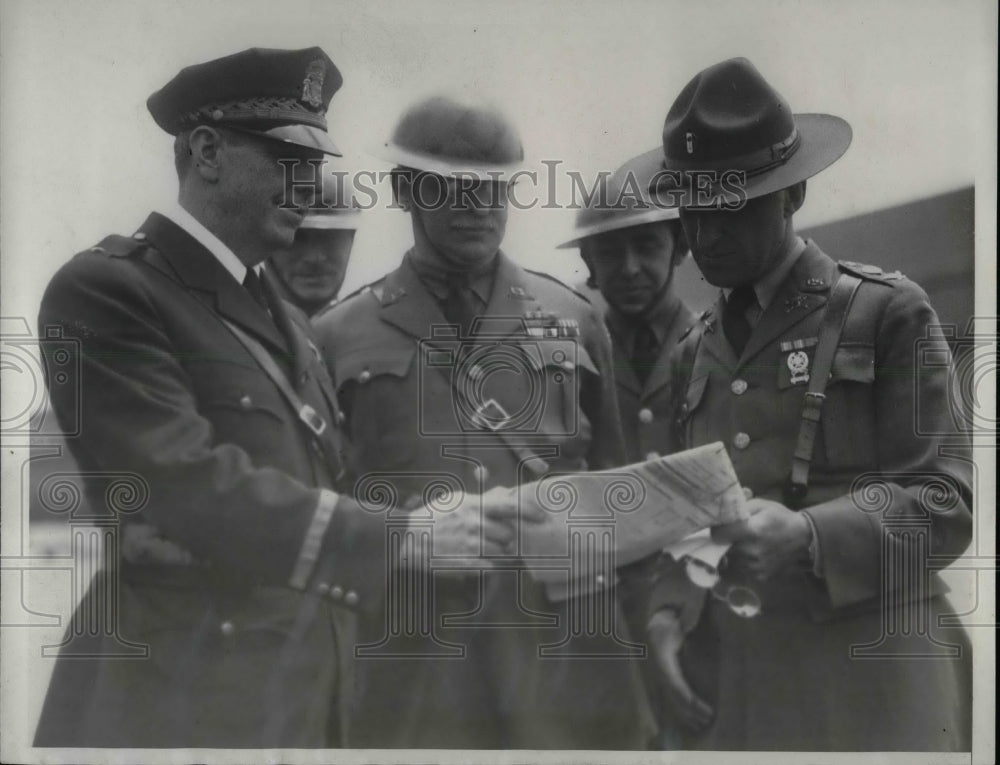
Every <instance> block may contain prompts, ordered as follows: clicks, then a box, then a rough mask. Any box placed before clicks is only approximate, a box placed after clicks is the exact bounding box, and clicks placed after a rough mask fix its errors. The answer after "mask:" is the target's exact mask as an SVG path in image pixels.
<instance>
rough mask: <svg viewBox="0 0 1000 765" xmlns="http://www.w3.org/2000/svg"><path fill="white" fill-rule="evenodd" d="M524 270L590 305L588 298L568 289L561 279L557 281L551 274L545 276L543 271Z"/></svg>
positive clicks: (571, 288)
mask: <svg viewBox="0 0 1000 765" xmlns="http://www.w3.org/2000/svg"><path fill="white" fill-rule="evenodd" d="M524 270H525V271H527V272H528V273H529V274H532V275H533V276H540V277H542V278H543V279H548V280H549V281H550V282H555V283H556V284H558V285H559V286H560V287H562V288H563V289H565V290H567V291H569V292H572V293H573V294H574V295H576V296H577V297H578V298H580V299H581V300H583V301H584V302H586V303H590V302H591V301H590V298H589V297H587V296H586V295H584V294H583V293H582V292H580V291H579V290H576V289H574V288H573V287H570V286H569V285H568V284H566V282H564V281H563V280H562V279H558V278H556V277H555V276H553V275H552V274H547V273H545V272H544V271H535V270H533V269H530V268H526V269H524Z"/></svg>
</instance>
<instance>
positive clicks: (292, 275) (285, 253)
mask: <svg viewBox="0 0 1000 765" xmlns="http://www.w3.org/2000/svg"><path fill="white" fill-rule="evenodd" d="M346 184H347V179H346V178H343V177H341V176H336V175H332V174H329V173H326V174H324V176H323V193H322V195H321V196H318V197H317V198H316V201H315V203H314V204H313V205H312V207H310V208H309V211H308V212H307V213H306V217H305V218H304V219H303V220H302V225H300V226H299V230H298V231H297V232H296V233H295V241H294V242H293V243H292V245H291V246H290V247H288V248H286V249H283V250H281V251H279V252H276V253H274V254H273V255H272V256H271V257H270V258H269V259H268V261H267V270H268V272H269V273H270V274H271V275H272V276H273V277H274V282H275V284H276V285H277V287H278V290H279V292H280V293H281V296H282V297H283V298H284V299H285V300H287V301H288V302H290V303H292V304H293V305H296V306H298V307H299V308H300V309H301V310H302V311H303V312H304V313H305V314H306V316H313V315H314V314H316V313H318V312H319V311H321V310H322V309H324V308H326V307H327V306H330V305H332V304H333V303H334V302H335V301H336V300H337V295H338V293H339V292H340V288H341V286H342V285H343V283H344V276H345V275H346V273H347V266H348V263H349V262H350V260H351V248H352V247H353V246H354V234H355V232H356V231H357V228H358V223H359V219H360V218H361V209H360V207H358V206H357V204H356V203H355V200H354V198H353V194H352V193H347V194H345V193H344V192H345V191H346V190H347V189H346ZM342 187H343V188H342Z"/></svg>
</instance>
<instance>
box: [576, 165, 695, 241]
mask: <svg viewBox="0 0 1000 765" xmlns="http://www.w3.org/2000/svg"><path fill="white" fill-rule="evenodd" d="M662 172H663V147H662V146H657V147H656V148H655V149H651V150H649V151H646V152H643V153H642V154H640V155H638V156H636V157H632V158H631V159H630V160H628V161H627V162H626V163H625V164H624V165H622V166H621V167H619V168H618V169H617V170H615V171H614V173H612V174H611V176H610V177H608V179H607V182H606V183H603V184H600V185H598V186H597V188H596V189H595V192H594V195H593V196H592V197H591V198H590V200H589V201H588V204H587V205H586V207H583V208H581V210H580V211H579V212H578V213H577V214H576V225H575V227H574V229H573V238H572V239H570V240H569V241H568V242H563V243H562V244H560V245H559V249H562V248H567V247H579V246H580V242H581V241H582V240H584V239H586V238H587V237H589V236H596V235H597V234H603V233H605V232H607V231H617V230H619V229H623V228H631V227H632V226H641V225H643V224H645V223H655V222H657V221H661V220H675V219H677V218H679V217H680V211H679V209H678V208H677V207H676V206H674V207H670V206H667V205H666V204H664V203H663V202H661V201H660V200H659V199H658V198H657V197H654V196H652V195H651V194H650V192H649V189H650V186H652V185H655V183H656V180H655V179H656V177H657V176H658V175H659V174H662Z"/></svg>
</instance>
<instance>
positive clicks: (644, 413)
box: [639, 407, 653, 425]
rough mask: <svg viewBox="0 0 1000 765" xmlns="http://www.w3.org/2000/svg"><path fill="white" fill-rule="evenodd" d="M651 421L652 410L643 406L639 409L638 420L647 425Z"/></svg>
mask: <svg viewBox="0 0 1000 765" xmlns="http://www.w3.org/2000/svg"><path fill="white" fill-rule="evenodd" d="M652 421H653V410H652V409H647V408H646V407H643V408H642V409H640V410H639V422H641V423H642V424H643V425H649V423H651V422H652Z"/></svg>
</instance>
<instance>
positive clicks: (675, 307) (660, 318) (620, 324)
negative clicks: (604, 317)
mask: <svg viewBox="0 0 1000 765" xmlns="http://www.w3.org/2000/svg"><path fill="white" fill-rule="evenodd" d="M680 307H681V301H680V298H679V297H677V295H676V294H675V292H674V290H671V289H664V290H663V294H662V295H660V297H659V299H658V300H657V301H656V303H654V304H653V307H652V308H651V309H650V310H649V311H648V312H646V313H643V314H641V315H639V316H626V315H624V314H623V313H621V312H620V311H619V310H618V309H617V308H615V307H614V306H609V307H608V324H609V325H610V326H611V329H612V331H613V332H614V333H615V335H616V336H617V337H618V338H620V340H621V341H622V342H623V343H625V347H626V348H631V347H632V345H633V343H634V341H635V333H636V330H637V329H638V328H639V327H640V326H643V325H646V326H648V327H649V328H650V329H651V330H652V331H653V336H654V337H655V338H656V342H657V343H659V344H661V345H662V344H663V341H664V340H666V337H667V335H668V334H669V333H670V328H671V326H672V325H673V323H674V320H675V318H676V316H677V313H678V311H680Z"/></svg>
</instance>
